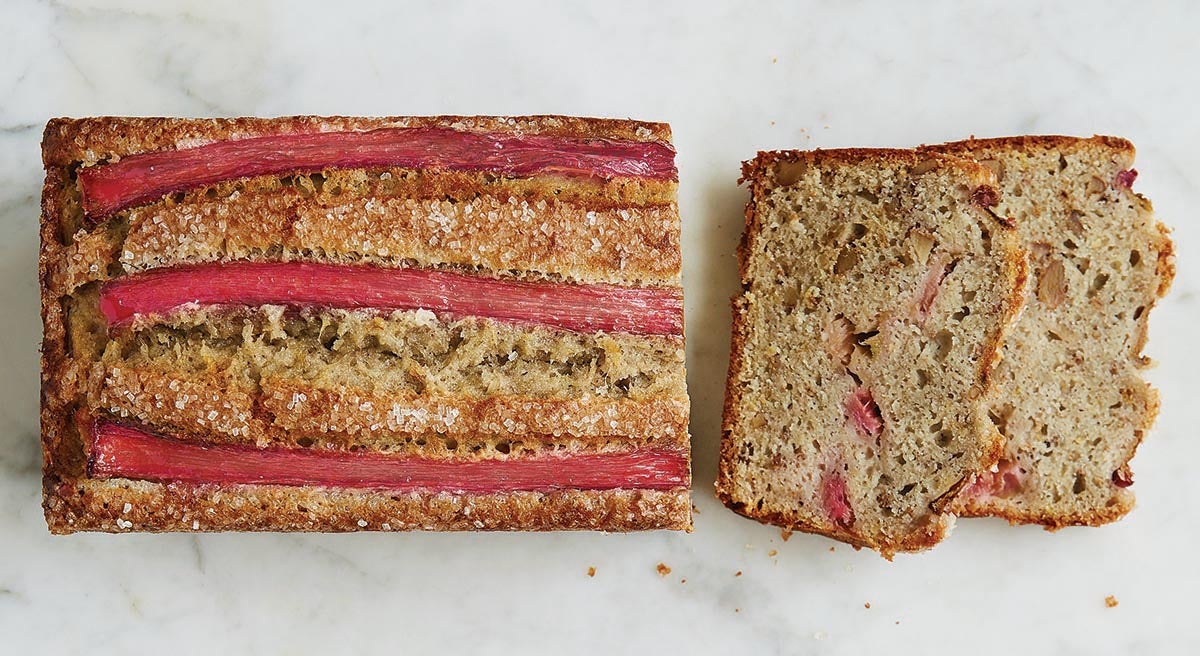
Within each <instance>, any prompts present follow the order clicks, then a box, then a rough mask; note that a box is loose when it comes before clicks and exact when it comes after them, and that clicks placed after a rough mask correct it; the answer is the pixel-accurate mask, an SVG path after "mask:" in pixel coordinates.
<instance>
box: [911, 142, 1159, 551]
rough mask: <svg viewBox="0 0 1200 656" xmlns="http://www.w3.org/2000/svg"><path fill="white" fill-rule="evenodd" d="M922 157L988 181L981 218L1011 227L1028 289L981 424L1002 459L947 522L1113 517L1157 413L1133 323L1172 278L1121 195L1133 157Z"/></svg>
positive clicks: (1128, 187) (970, 150)
mask: <svg viewBox="0 0 1200 656" xmlns="http://www.w3.org/2000/svg"><path fill="white" fill-rule="evenodd" d="M930 150H931V151H937V152H946V153H951V154H954V155H958V156H966V157H971V158H973V159H975V160H977V161H979V162H980V163H981V164H983V165H985V166H987V167H988V168H989V169H991V170H992V171H993V172H994V173H995V174H996V176H997V178H998V184H999V188H1000V190H1001V192H1002V197H1001V200H1000V202H999V204H998V205H997V207H996V208H995V211H996V212H997V213H999V214H1002V215H1006V216H1009V217H1012V218H1013V219H1015V220H1016V223H1017V225H1018V228H1019V231H1020V233H1021V237H1022V240H1023V242H1024V244H1025V246H1026V247H1027V248H1028V249H1029V252H1030V268H1031V278H1032V280H1033V282H1032V284H1031V285H1030V288H1029V292H1028V295H1027V297H1026V308H1025V310H1024V312H1023V313H1022V315H1021V317H1020V319H1019V321H1018V323H1017V325H1016V326H1015V328H1014V330H1013V332H1012V334H1011V336H1010V337H1009V339H1008V341H1007V342H1006V344H1005V346H1004V354H1003V355H1004V357H1003V360H1002V361H1001V363H1000V364H999V365H998V366H997V368H996V371H995V373H994V378H995V379H996V380H997V385H998V387H999V391H998V395H997V398H996V401H995V402H994V403H993V404H992V405H991V407H990V408H989V413H988V414H989V418H990V420H991V421H992V422H993V423H994V424H995V425H996V426H997V427H998V429H999V430H1000V431H1001V432H1002V433H1003V434H1004V435H1005V437H1006V441H1007V446H1006V448H1005V453H1004V455H1003V458H1002V460H1001V461H1000V463H999V464H998V465H997V468H996V469H995V470H994V471H991V472H986V473H984V474H981V475H980V477H979V478H978V479H977V480H976V481H975V483H974V484H973V485H972V486H971V487H970V488H969V490H968V494H966V495H964V496H963V498H962V500H961V502H960V504H959V506H958V508H957V510H958V511H959V512H962V513H964V514H967V515H972V516H983V515H994V516H998V517H1002V518H1005V519H1008V520H1009V521H1011V522H1017V523H1036V524H1042V525H1045V526H1046V527H1048V528H1059V527H1062V526H1071V525H1092V526H1095V525H1100V524H1105V523H1108V522H1111V521H1115V520H1117V519H1119V518H1121V517H1122V516H1124V515H1125V514H1126V513H1128V512H1129V511H1130V510H1131V509H1132V508H1133V505H1134V494H1133V487H1131V485H1132V473H1131V470H1130V467H1129V461H1130V459H1131V458H1132V457H1133V455H1134V453H1135V450H1136V448H1137V446H1138V444H1139V443H1140V442H1141V441H1142V439H1143V438H1144V436H1145V435H1146V433H1147V432H1148V431H1149V430H1150V428H1151V426H1152V424H1153V421H1154V416H1155V414H1156V413H1157V409H1158V396H1157V394H1156V393H1155V392H1154V390H1153V389H1151V388H1150V387H1149V386H1148V385H1147V384H1146V382H1145V381H1144V380H1143V378H1142V376H1141V373H1140V372H1141V370H1142V369H1143V368H1144V367H1145V366H1146V363H1147V360H1146V359H1145V358H1144V357H1143V356H1142V354H1141V351H1142V347H1143V346H1144V345H1145V341H1146V330H1147V321H1148V319H1149V315H1150V311H1151V309H1152V308H1153V307H1154V305H1155V303H1156V301H1157V299H1158V298H1160V297H1161V296H1162V295H1163V294H1165V293H1166V291H1167V289H1168V287H1169V286H1170V282H1171V278H1172V277H1173V274H1174V252H1173V247H1172V244H1171V242H1170V240H1169V239H1168V237H1167V230H1166V228H1165V227H1164V226H1163V225H1162V224H1160V223H1158V222H1157V221H1156V220H1155V218H1154V214H1153V211H1152V209H1151V206H1150V203H1149V201H1148V200H1147V199H1145V198H1144V197H1142V196H1140V195H1138V194H1136V193H1134V192H1133V190H1132V187H1133V185H1134V182H1135V180H1136V179H1137V171H1136V170H1135V169H1134V168H1133V158H1134V148H1133V145H1132V144H1131V143H1129V142H1128V141H1126V140H1124V139H1120V138H1116V137H1101V136H1097V137H1091V138H1075V137H1064V136H1027V137H1011V138H999V139H983V140H972V141H965V142H960V143H954V144H947V145H945V146H938V147H933V148H931V149H930Z"/></svg>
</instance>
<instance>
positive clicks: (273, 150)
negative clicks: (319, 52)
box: [79, 128, 676, 221]
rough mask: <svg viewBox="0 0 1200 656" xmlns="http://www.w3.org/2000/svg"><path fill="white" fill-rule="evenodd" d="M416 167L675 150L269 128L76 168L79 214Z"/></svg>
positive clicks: (647, 156)
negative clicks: (207, 192)
mask: <svg viewBox="0 0 1200 656" xmlns="http://www.w3.org/2000/svg"><path fill="white" fill-rule="evenodd" d="M390 167H399V168H421V169H432V170H446V171H490V172H495V173H499V174H501V175H506V176H512V177H529V176H533V175H536V174H539V173H545V174H557V175H566V176H578V177H595V178H601V179H611V178H615V177H637V178H648V179H653V180H674V179H675V177H676V171H675V150H674V149H673V148H671V146H670V145H668V144H664V143H659V142H655V141H618V140H611V139H580V138H572V137H558V136H548V135H515V134H479V133H475V132H462V131H458V130H451V129H447V128H380V129H377V130H370V131H367V132H317V133H310V134H276V135H269V136H261V137H249V138H245V139H231V140H227V141H218V142H215V143H211V144H207V145H203V146H197V147H195V148H185V149H182V150H168V151H162V152H156V153H145V154H141V155H131V156H129V157H126V158H123V159H121V160H119V161H117V162H114V163H112V164H101V165H98V166H92V167H87V168H84V169H82V170H80V171H79V184H80V189H81V191H82V204H83V210H84V213H85V214H86V216H87V217H88V218H89V219H90V220H92V221H97V220H100V219H103V218H105V217H107V216H110V215H112V214H114V213H116V212H119V211H121V210H123V209H126V208H129V207H134V206H136V205H141V204H144V203H147V202H150V201H153V200H155V199H158V198H161V197H163V196H164V195H166V194H170V193H174V192H177V191H187V190H190V189H196V188H199V187H204V186H207V185H211V184H215V183H218V182H222V181H225V180H234V179H237V178H246V177H251V176H258V175H283V174H291V173H313V172H318V171H322V170H325V169H337V168H390Z"/></svg>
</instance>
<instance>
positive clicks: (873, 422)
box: [845, 387, 883, 438]
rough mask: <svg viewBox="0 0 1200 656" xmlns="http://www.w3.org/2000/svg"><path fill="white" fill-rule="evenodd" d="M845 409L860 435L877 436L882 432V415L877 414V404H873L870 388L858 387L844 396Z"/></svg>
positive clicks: (866, 436) (873, 399)
mask: <svg viewBox="0 0 1200 656" xmlns="http://www.w3.org/2000/svg"><path fill="white" fill-rule="evenodd" d="M845 411H846V416H847V417H849V418H850V421H851V422H852V423H853V424H854V429H855V431H857V432H858V434H859V435H860V436H861V437H865V438H873V437H879V434H880V433H882V432H883V417H882V416H881V415H880V414H879V406H878V405H876V404H875V398H874V397H872V396H871V390H869V389H867V388H865V387H859V388H857V389H855V390H854V391H853V392H851V393H850V395H849V396H847V397H846V403H845Z"/></svg>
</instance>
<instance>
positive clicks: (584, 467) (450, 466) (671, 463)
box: [88, 420, 688, 494]
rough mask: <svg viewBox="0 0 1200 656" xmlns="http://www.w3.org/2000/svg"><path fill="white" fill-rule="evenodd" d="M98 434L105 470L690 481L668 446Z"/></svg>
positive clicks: (357, 482) (524, 486) (378, 482)
mask: <svg viewBox="0 0 1200 656" xmlns="http://www.w3.org/2000/svg"><path fill="white" fill-rule="evenodd" d="M90 432H91V435H90V439H91V453H90V455H89V460H88V470H89V473H90V474H91V475H92V476H94V477H98V478H113V477H116V478H129V479H136V480H150V481H158V482H185V483H204V484H214V485H219V484H229V483H241V484H260V485H297V486H316V487H334V488H347V489H358V488H361V489H369V490H387V491H392V492H414V491H417V492H452V493H456V494H491V493H495V492H546V491H551V490H562V489H575V490H611V489H617V488H624V489H635V490H636V489H647V490H670V489H674V488H679V487H683V486H685V485H686V484H687V481H688V464H687V457H686V456H684V455H683V454H681V453H680V452H678V451H664V450H659V449H643V450H638V451H629V452H625V453H604V454H570V455H563V454H554V453H551V454H542V455H535V456H529V457H515V458H507V459H502V460H489V461H479V460H455V459H446V458H436V459H433V458H413V457H404V456H393V455H385V454H378V453H364V452H334V451H320V450H313V449H256V448H246V447H239V446H229V445H206V444H199V443H196V442H194V441H179V440H176V439H171V438H169V437H165V436H162V435H155V434H153V433H149V432H147V431H144V430H140V429H138V428H136V427H132V426H127V425H121V424H117V423H113V422H110V421H105V420H98V421H96V422H94V423H93V425H92V427H91V431H90Z"/></svg>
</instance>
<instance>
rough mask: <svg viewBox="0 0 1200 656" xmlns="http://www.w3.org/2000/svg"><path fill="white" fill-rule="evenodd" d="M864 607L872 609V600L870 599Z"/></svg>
mask: <svg viewBox="0 0 1200 656" xmlns="http://www.w3.org/2000/svg"><path fill="white" fill-rule="evenodd" d="M863 608H866V609H868V610H870V608H871V602H869V601H868V602H867V603H865V604H863Z"/></svg>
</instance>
